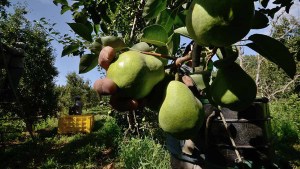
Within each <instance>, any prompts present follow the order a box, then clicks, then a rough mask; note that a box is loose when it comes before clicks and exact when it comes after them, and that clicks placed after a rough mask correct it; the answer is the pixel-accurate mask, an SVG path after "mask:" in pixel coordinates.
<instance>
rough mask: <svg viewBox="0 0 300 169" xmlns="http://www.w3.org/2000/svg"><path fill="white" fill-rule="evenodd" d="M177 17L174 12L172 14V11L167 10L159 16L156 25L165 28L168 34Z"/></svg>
mask: <svg viewBox="0 0 300 169" xmlns="http://www.w3.org/2000/svg"><path fill="white" fill-rule="evenodd" d="M175 16H176V15H175V14H174V12H173V13H171V11H170V10H168V9H166V10H164V11H162V12H161V13H160V14H159V16H158V17H157V19H156V24H158V25H161V26H163V27H164V28H165V30H166V31H167V32H170V30H171V29H172V27H173V25H174V20H175Z"/></svg>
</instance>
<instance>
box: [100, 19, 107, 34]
mask: <svg viewBox="0 0 300 169" xmlns="http://www.w3.org/2000/svg"><path fill="white" fill-rule="evenodd" d="M100 28H101V30H102V32H103V33H105V34H108V33H109V31H108V29H107V26H106V24H105V23H104V22H102V21H101V22H100Z"/></svg>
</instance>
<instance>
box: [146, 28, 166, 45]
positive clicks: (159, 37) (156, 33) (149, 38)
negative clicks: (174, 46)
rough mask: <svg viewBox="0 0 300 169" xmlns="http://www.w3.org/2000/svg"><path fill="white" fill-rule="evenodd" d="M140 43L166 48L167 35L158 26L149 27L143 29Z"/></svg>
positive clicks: (163, 29)
mask: <svg viewBox="0 0 300 169" xmlns="http://www.w3.org/2000/svg"><path fill="white" fill-rule="evenodd" d="M141 41H144V42H147V43H150V44H153V45H156V46H166V43H167V42H168V33H167V32H166V30H165V28H164V27H162V26H160V25H156V24H155V25H151V26H148V27H146V28H144V29H143V35H142V38H141Z"/></svg>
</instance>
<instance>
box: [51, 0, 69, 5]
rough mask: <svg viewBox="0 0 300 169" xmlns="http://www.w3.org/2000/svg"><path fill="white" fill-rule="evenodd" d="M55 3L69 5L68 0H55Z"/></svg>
mask: <svg viewBox="0 0 300 169" xmlns="http://www.w3.org/2000/svg"><path fill="white" fill-rule="evenodd" d="M53 3H54V4H55V5H57V4H62V5H68V1H67V0H53Z"/></svg>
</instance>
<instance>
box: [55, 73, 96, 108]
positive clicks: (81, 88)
mask: <svg viewBox="0 0 300 169" xmlns="http://www.w3.org/2000/svg"><path fill="white" fill-rule="evenodd" d="M66 78H67V84H66V85H65V86H58V87H56V91H57V92H58V94H59V99H58V100H59V102H58V104H59V109H60V110H65V111H66V109H68V108H69V107H71V106H73V104H74V103H75V100H74V99H75V97H76V96H80V97H81V100H82V102H83V104H84V108H86V109H87V108H91V107H94V106H96V105H97V104H99V97H98V95H97V93H96V92H95V91H94V90H93V89H92V88H91V86H90V81H84V79H83V78H82V77H80V76H79V75H78V74H76V73H75V72H72V73H69V74H68V75H67V76H66Z"/></svg>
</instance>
